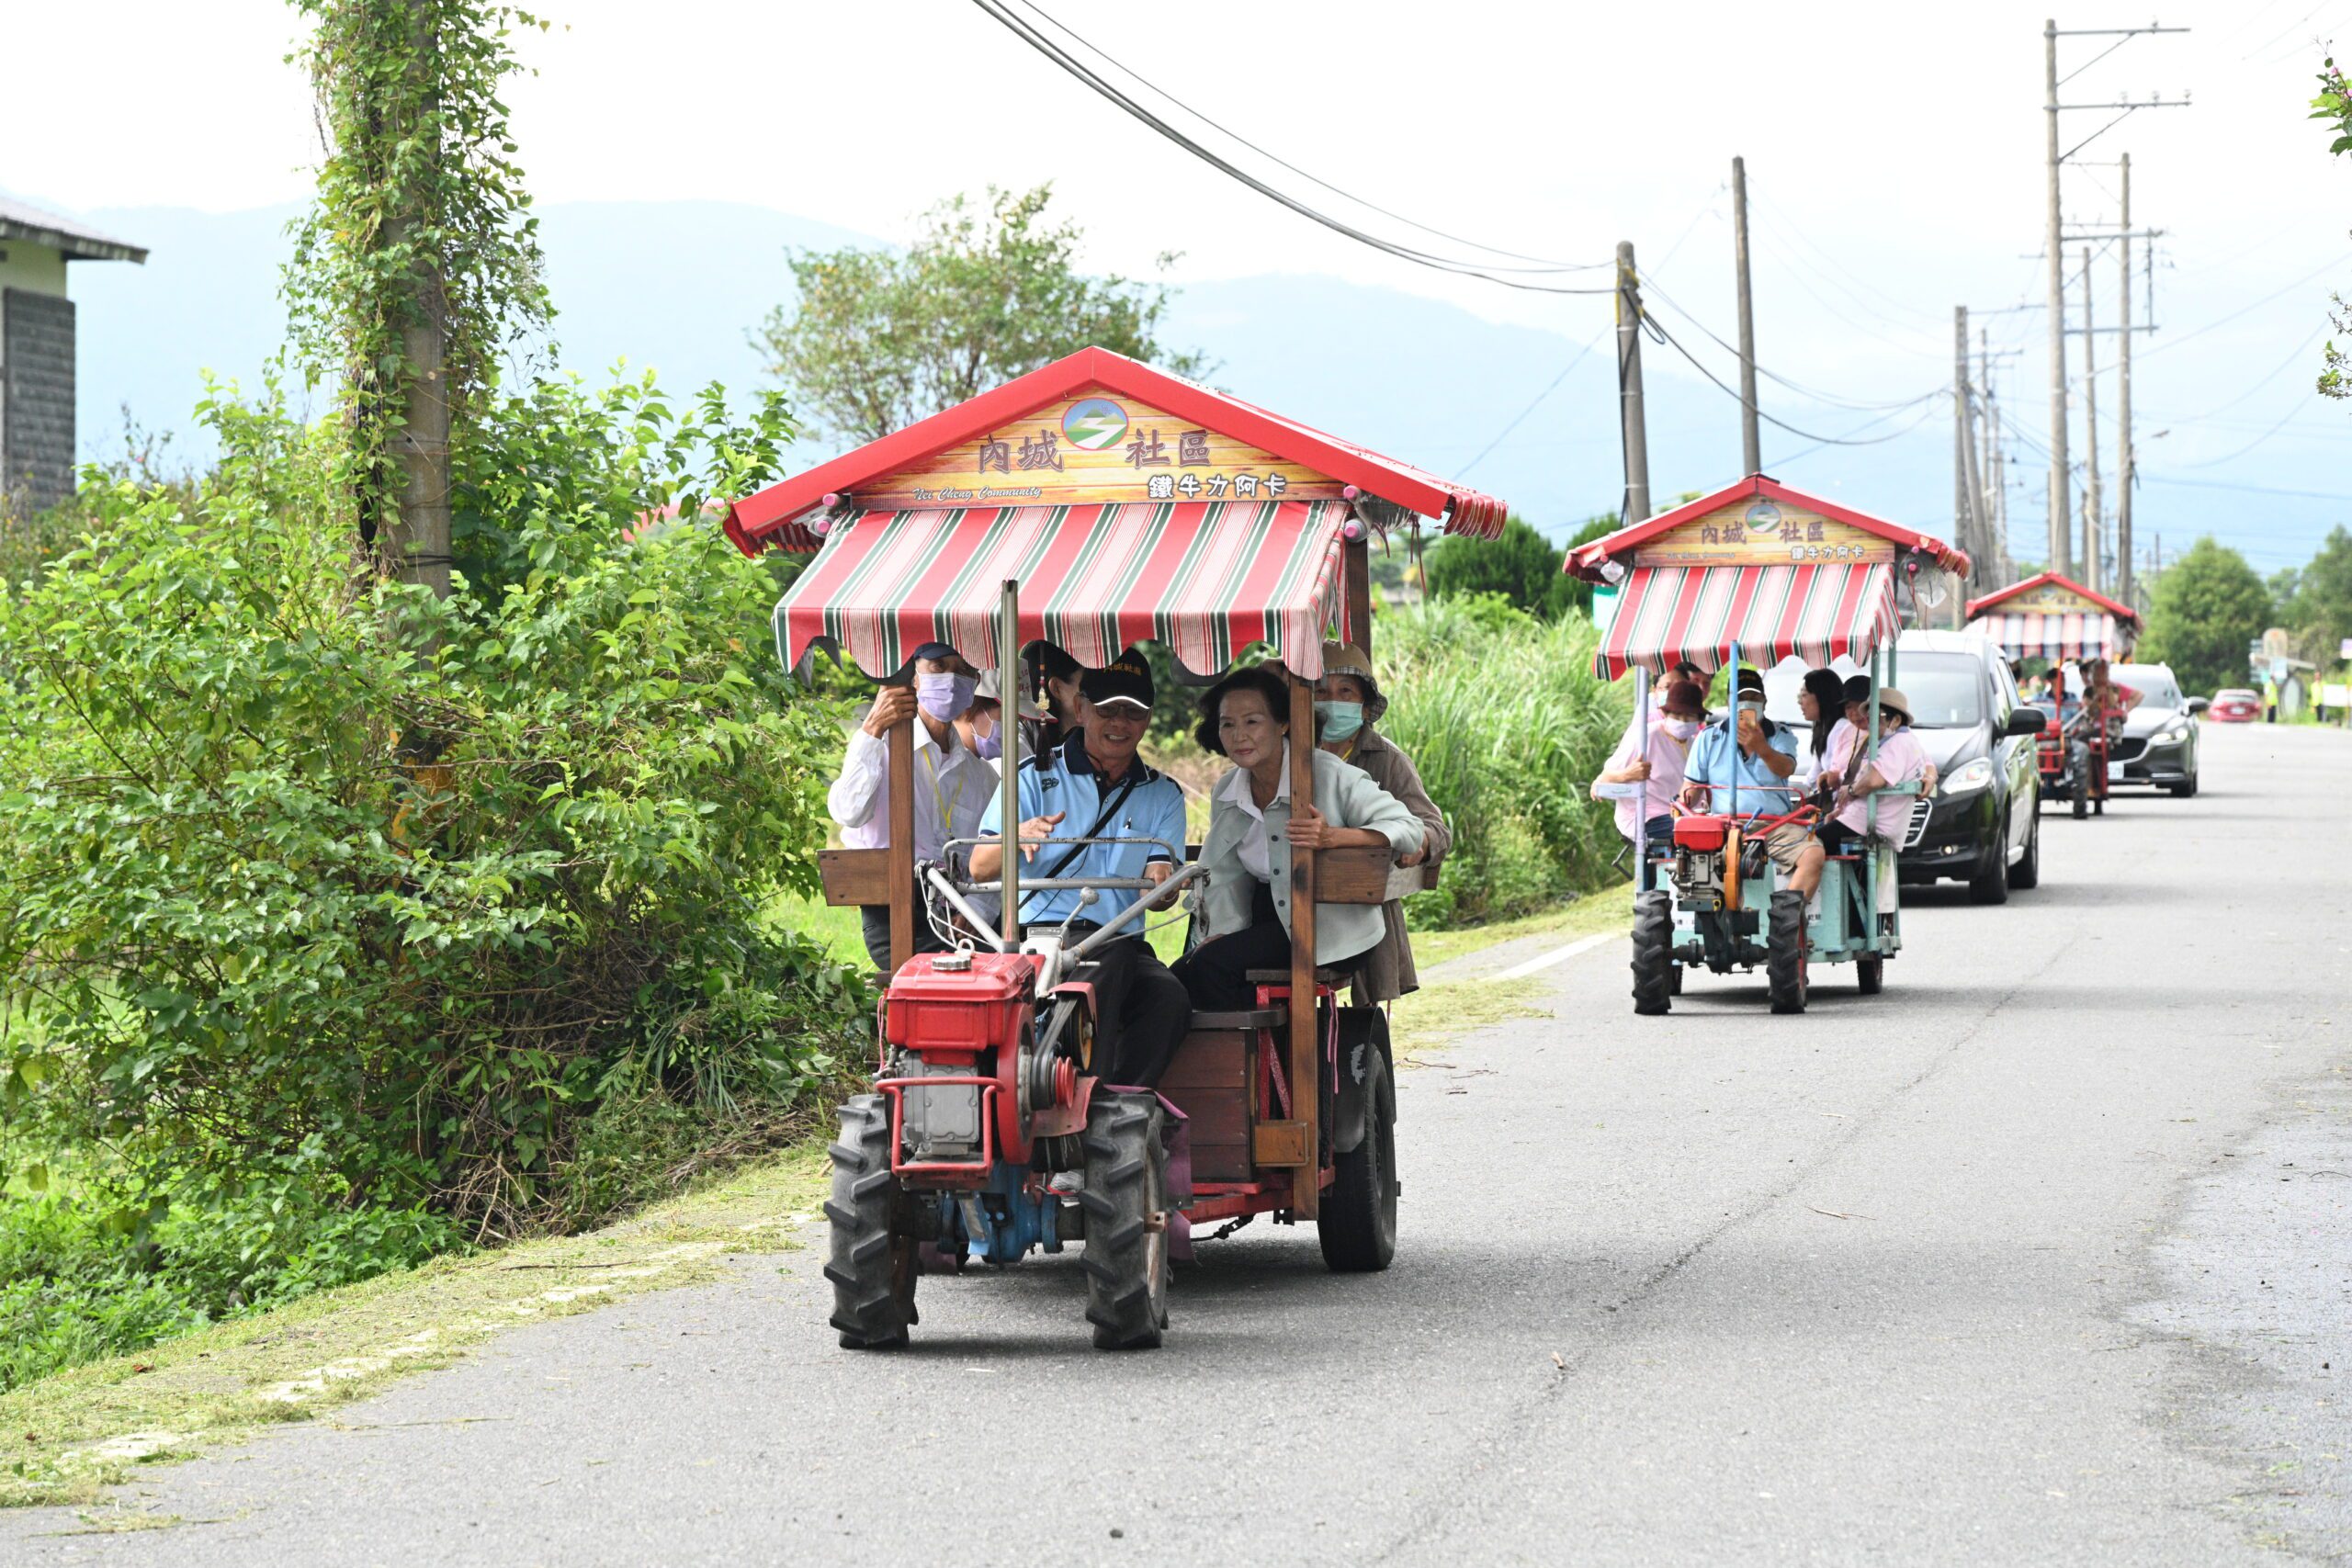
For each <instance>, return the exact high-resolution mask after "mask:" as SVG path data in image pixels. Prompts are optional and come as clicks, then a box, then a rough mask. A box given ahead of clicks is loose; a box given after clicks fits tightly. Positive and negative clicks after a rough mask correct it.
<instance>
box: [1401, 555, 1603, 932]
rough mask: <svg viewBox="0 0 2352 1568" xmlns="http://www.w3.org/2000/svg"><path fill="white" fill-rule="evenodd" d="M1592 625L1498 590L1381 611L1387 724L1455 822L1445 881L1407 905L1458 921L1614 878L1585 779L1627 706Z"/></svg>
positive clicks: (1418, 913)
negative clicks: (1540, 616)
mask: <svg viewBox="0 0 2352 1568" xmlns="http://www.w3.org/2000/svg"><path fill="white" fill-rule="evenodd" d="M1596 641H1597V635H1596V634H1595V632H1594V631H1593V628H1592V624H1591V623H1590V622H1589V621H1588V620H1586V619H1585V618H1584V617H1582V616H1580V615H1574V614H1570V615H1565V616H1562V617H1561V618H1559V619H1558V620H1555V621H1550V622H1544V621H1538V620H1536V619H1534V618H1533V617H1532V616H1530V615H1525V614H1522V613H1521V612H1520V611H1519V610H1517V609H1515V608H1513V607H1512V606H1511V605H1510V604H1509V603H1508V602H1507V601H1505V600H1504V599H1502V598H1501V597H1500V596H1499V595H1496V594H1469V595H1464V596H1460V597H1455V598H1450V599H1440V600H1434V601H1431V602H1430V603H1429V604H1425V605H1423V606H1422V607H1421V608H1419V610H1416V611H1411V612H1407V613H1404V614H1400V615H1386V616H1383V617H1382V619H1381V622H1380V637H1379V646H1378V648H1377V649H1376V650H1375V658H1376V660H1377V661H1378V663H1379V667H1380V678H1381V682H1382V687H1383V690H1384V691H1385V692H1386V693H1387V694H1388V696H1389V701H1390V706H1389V709H1388V712H1387V714H1386V716H1385V717H1383V718H1382V719H1381V721H1380V728H1381V730H1382V732H1383V733H1385V735H1387V736H1388V738H1389V739H1392V740H1394V741H1396V742H1397V744H1398V745H1399V746H1401V747H1403V748H1404V749H1405V750H1407V751H1408V753H1410V754H1411V756H1412V758H1413V760H1414V761H1415V763H1416V764H1417V765H1418V766H1419V769H1420V773H1421V781H1422V783H1423V784H1426V785H1427V786H1428V787H1429V792H1430V799H1432V800H1434V801H1435V802H1436V803H1437V805H1438V807H1440V808H1441V809H1442V810H1443V811H1444V812H1445V814H1446V818H1447V819H1448V820H1449V821H1450V822H1451V823H1452V824H1453V832H1454V842H1453V852H1452V853H1450V854H1449V855H1448V856H1447V858H1446V862H1445V864H1444V867H1443V869H1442V871H1441V872H1440V874H1439V880H1438V886H1436V887H1435V888H1434V889H1432V890H1431V891H1430V892H1428V893H1424V894H1421V895H1419V896H1418V897H1415V898H1414V899H1413V900H1412V901H1411V903H1410V905H1409V906H1408V911H1407V912H1408V916H1409V917H1410V918H1411V919H1413V920H1415V921H1417V922H1426V923H1429V924H1433V925H1457V924H1464V923H1468V922H1472V921H1477V920H1486V919H1501V918H1505V917H1508V916H1510V915H1516V914H1521V913H1524V912H1526V911H1528V910H1530V909H1533V908H1539V907H1541V906H1543V905H1544V904H1547V903H1551V902H1554V901H1556V900H1557V899H1559V898H1560V897H1563V896H1565V895H1567V894H1570V893H1577V892H1582V891H1586V890H1589V889H1590V888H1593V887H1597V886H1600V885H1601V884H1602V883H1604V882H1605V881H1607V880H1608V878H1609V864H1610V862H1611V859H1612V858H1613V857H1614V856H1615V855H1616V853H1617V851H1618V848H1619V846H1620V843H1621V841H1622V840H1620V839H1619V837H1618V835H1617V831H1616V826H1615V823H1614V821H1613V819H1612V818H1611V816H1610V814H1609V812H1608V810H1607V809H1606V808H1605V807H1601V806H1599V805H1597V804H1595V803H1594V802H1593V801H1592V800H1591V799H1590V798H1589V796H1588V795H1587V793H1586V785H1587V784H1589V782H1590V781H1591V779H1592V777H1593V775H1594V774H1595V773H1599V772H1600V769H1601V768H1602V767H1603V766H1604V765H1605V764H1606V762H1607V761H1608V758H1609V753H1610V751H1611V750H1612V749H1613V748H1614V747H1615V746H1616V744H1617V740H1618V738H1619V736H1621V735H1622V734H1623V732H1624V727H1625V719H1626V716H1627V715H1628V714H1629V713H1631V711H1632V694H1631V689H1630V684H1629V683H1625V682H1619V683H1616V684H1610V683H1607V682H1602V681H1600V679H1599V678H1597V677H1596V676H1595V675H1594V674H1593V673H1592V653H1593V649H1594V646H1595V644H1596Z"/></svg>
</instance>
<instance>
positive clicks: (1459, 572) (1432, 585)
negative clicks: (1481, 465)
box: [1421, 513, 1617, 620]
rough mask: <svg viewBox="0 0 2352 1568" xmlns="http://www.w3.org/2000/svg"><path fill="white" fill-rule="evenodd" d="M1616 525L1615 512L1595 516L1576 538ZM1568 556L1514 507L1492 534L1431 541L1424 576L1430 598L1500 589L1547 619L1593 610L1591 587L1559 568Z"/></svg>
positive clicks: (1577, 540) (1579, 541)
mask: <svg viewBox="0 0 2352 1568" xmlns="http://www.w3.org/2000/svg"><path fill="white" fill-rule="evenodd" d="M1604 525H1605V526H1604ZM1616 526H1617V519H1616V517H1615V515H1614V514H1613V513H1612V514H1610V515H1606V516H1601V517H1595V518H1593V519H1592V520H1591V521H1589V522H1588V523H1586V524H1585V525H1584V526H1583V527H1582V528H1580V529H1578V530H1577V535H1576V538H1575V541H1574V542H1575V543H1577V544H1583V543H1585V542H1586V541H1587V540H1589V539H1597V538H1599V537H1600V536H1601V535H1603V534H1607V533H1610V532H1611V531H1612V530H1614V529H1615V527H1616ZM1565 558H1566V552H1565V551H1563V550H1561V549H1560V548H1559V547H1556V546H1555V545H1554V544H1553V543H1552V542H1551V541H1550V540H1548V539H1546V538H1544V536H1543V535H1541V534H1539V533H1537V532H1536V531H1535V527H1534V525H1532V524H1531V523H1529V522H1528V521H1527V520H1526V519H1525V518H1523V517H1521V516H1519V515H1517V514H1516V513H1514V514H1513V515H1512V516H1511V517H1510V519H1509V520H1508V521H1506V522H1505V523H1504V524H1503V531H1502V532H1501V533H1500V534H1498V535H1497V536H1495V537H1494V538H1491V539H1473V538H1468V537H1465V536H1456V537H1453V538H1450V539H1445V540H1442V541H1441V542H1440V543H1438V544H1437V545H1435V546H1432V547H1430V549H1429V551H1428V552H1427V554H1426V556H1425V558H1424V559H1423V562H1422V569H1421V570H1422V581H1424V582H1425V583H1426V584H1427V585H1428V592H1429V595H1430V598H1432V599H1445V598H1459V597H1462V596H1464V595H1465V594H1471V593H1499V594H1501V595H1502V596H1503V597H1504V598H1506V599H1508V600H1510V602H1511V603H1512V604H1516V605H1518V606H1519V607H1520V608H1521V609H1522V610H1525V611H1526V612H1527V613H1528V614H1529V615H1536V616H1540V617H1542V618H1543V619H1544V620H1552V619H1555V618H1556V617H1557V616H1558V615H1560V614H1561V612H1562V611H1564V610H1566V609H1569V608H1571V607H1580V608H1582V609H1583V610H1584V611H1585V612H1586V613H1587V614H1589V613H1590V612H1591V609H1592V591H1591V590H1590V589H1589V588H1587V587H1586V586H1585V585H1584V584H1583V583H1580V582H1578V581H1577V580H1576V579H1574V578H1572V577H1569V576H1567V575H1566V574H1565V573H1564V572H1563V571H1562V570H1560V569H1561V564H1562V562H1563V560H1564V559H1565Z"/></svg>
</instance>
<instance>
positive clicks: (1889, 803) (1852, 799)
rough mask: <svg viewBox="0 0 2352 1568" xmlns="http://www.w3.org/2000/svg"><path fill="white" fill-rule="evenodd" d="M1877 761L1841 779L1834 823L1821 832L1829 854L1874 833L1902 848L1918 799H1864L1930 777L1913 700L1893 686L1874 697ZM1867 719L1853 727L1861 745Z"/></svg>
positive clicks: (1866, 762) (1864, 762)
mask: <svg viewBox="0 0 2352 1568" xmlns="http://www.w3.org/2000/svg"><path fill="white" fill-rule="evenodd" d="M1858 706H1859V705H1858ZM1878 715H1879V717H1878V725H1879V735H1878V756H1877V758H1876V760H1875V761H1870V760H1858V761H1857V762H1856V764H1855V766H1854V769H1853V775H1852V776H1851V777H1850V778H1844V779H1841V780H1839V782H1838V797H1837V803H1836V805H1835V807H1834V808H1833V809H1834V812H1835V820H1834V821H1832V822H1828V823H1825V824H1824V825H1823V826H1822V829H1821V833H1820V837H1821V840H1822V846H1823V848H1825V849H1826V850H1827V851H1828V852H1830V853H1832V854H1840V853H1843V852H1846V850H1847V848H1848V847H1849V845H1850V844H1851V842H1852V841H1853V840H1857V839H1860V838H1861V837H1862V836H1863V835H1864V834H1865V833H1867V832H1869V831H1871V829H1873V828H1874V829H1876V831H1877V833H1878V836H1879V837H1880V838H1882V839H1886V840H1892V841H1893V842H1894V843H1895V844H1896V845H1898V846H1899V845H1901V843H1902V842H1903V835H1904V830H1905V827H1906V826H1907V824H1908V823H1909V821H1910V818H1911V806H1912V802H1913V801H1914V800H1915V799H1916V798H1917V796H1916V795H1879V796H1878V798H1876V799H1875V800H1871V799H1869V798H1867V797H1868V796H1869V795H1871V792H1873V791H1875V790H1883V789H1884V788H1886V787H1887V786H1888V785H1890V784H1923V785H1924V784H1925V783H1926V781H1927V780H1928V777H1929V775H1930V773H1931V772H1932V764H1931V763H1930V762H1929V761H1928V752H1927V749H1926V748H1925V747H1923V746H1921V745H1920V744H1919V738H1918V737H1917V735H1915V734H1913V733H1912V731H1911V700H1910V699H1909V698H1908V697H1905V695H1904V694H1902V693H1901V692H1899V691H1897V690H1895V689H1894V687H1893V686H1883V687H1881V688H1880V689H1879V694H1878ZM1866 720H1867V712H1866V711H1865V723H1864V724H1858V725H1857V726H1856V728H1857V730H1858V731H1860V734H1859V735H1858V736H1857V738H1856V739H1857V741H1858V742H1860V743H1863V744H1866V743H1867V741H1868V731H1867V728H1866Z"/></svg>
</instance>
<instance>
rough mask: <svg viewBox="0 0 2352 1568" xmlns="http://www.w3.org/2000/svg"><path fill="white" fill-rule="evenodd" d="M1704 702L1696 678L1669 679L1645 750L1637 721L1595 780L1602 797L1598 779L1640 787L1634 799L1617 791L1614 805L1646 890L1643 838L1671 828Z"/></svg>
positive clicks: (1651, 873)
mask: <svg viewBox="0 0 2352 1568" xmlns="http://www.w3.org/2000/svg"><path fill="white" fill-rule="evenodd" d="M1706 701H1707V699H1706V697H1705V696H1704V694H1702V692H1701V690H1700V687H1699V683H1698V682H1696V681H1671V682H1668V683H1667V687H1666V691H1665V693H1664V694H1663V695H1662V696H1661V697H1660V699H1659V705H1658V717H1657V722H1656V723H1655V724H1653V725H1651V726H1650V744H1649V750H1648V752H1647V754H1646V755H1645V754H1644V753H1643V751H1642V746H1641V731H1640V728H1639V726H1638V724H1637V725H1636V726H1635V727H1634V728H1633V729H1631V730H1629V731H1627V733H1626V736H1625V739H1623V741H1622V742H1620V743H1619V745H1618V747H1617V750H1616V751H1615V752H1614V753H1613V754H1612V755H1611V757H1610V759H1609V766H1608V767H1607V768H1605V769H1603V770H1602V771H1601V773H1600V777H1599V778H1596V779H1595V780H1593V796H1592V797H1593V798H1594V799H1595V800H1600V799H1603V798H1606V797H1605V796H1603V795H1601V793H1600V786H1601V785H1602V784H1641V785H1642V786H1643V789H1642V793H1641V799H1640V800H1639V801H1638V802H1637V801H1635V800H1634V799H1633V798H1632V797H1631V796H1629V795H1621V796H1618V797H1617V799H1616V805H1617V830H1618V831H1619V832H1621V833H1623V834H1624V835H1625V839H1626V841H1627V842H1629V843H1631V844H1632V845H1633V846H1634V853H1635V854H1637V855H1639V856H1640V857H1641V867H1640V870H1639V871H1638V872H1637V873H1636V874H1635V880H1636V881H1637V882H1638V883H1639V884H1640V886H1641V889H1642V891H1643V892H1645V893H1646V892H1648V891H1649V890H1650V886H1651V884H1652V882H1653V880H1654V878H1655V875H1656V869H1655V865H1654V863H1653V862H1652V861H1651V859H1650V855H1651V849H1650V847H1649V846H1645V844H1644V843H1643V841H1642V840H1644V839H1645V838H1646V839H1648V840H1651V843H1652V844H1657V843H1661V842H1663V841H1664V840H1666V838H1667V837H1668V835H1669V834H1670V833H1672V832H1673V830H1674V799H1675V796H1677V795H1680V794H1681V793H1682V773H1683V759H1684V758H1685V757H1686V756H1687V755H1688V754H1689V752H1690V750H1691V737H1692V736H1694V735H1696V734H1698V733H1699V726H1700V725H1701V724H1702V722H1704V720H1705V718H1706ZM1638 717H1639V716H1638V715H1636V718H1638Z"/></svg>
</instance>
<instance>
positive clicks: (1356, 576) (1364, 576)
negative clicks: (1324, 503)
mask: <svg viewBox="0 0 2352 1568" xmlns="http://www.w3.org/2000/svg"><path fill="white" fill-rule="evenodd" d="M1353 526H1355V527H1357V528H1363V524H1361V523H1358V524H1355V525H1353ZM1342 540H1343V542H1342V544H1341V546H1340V559H1341V560H1343V561H1344V562H1345V563H1346V567H1347V578H1348V628H1347V629H1348V630H1349V632H1351V634H1353V635H1352V636H1350V637H1341V638H1340V641H1341V642H1353V643H1354V644H1355V645H1356V646H1357V647H1358V648H1360V649H1363V656H1364V657H1365V658H1366V659H1369V658H1371V657H1372V542H1371V530H1370V529H1364V536H1363V538H1357V539H1349V538H1346V537H1345V536H1342Z"/></svg>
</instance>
